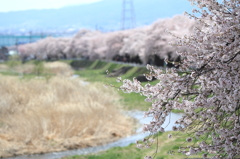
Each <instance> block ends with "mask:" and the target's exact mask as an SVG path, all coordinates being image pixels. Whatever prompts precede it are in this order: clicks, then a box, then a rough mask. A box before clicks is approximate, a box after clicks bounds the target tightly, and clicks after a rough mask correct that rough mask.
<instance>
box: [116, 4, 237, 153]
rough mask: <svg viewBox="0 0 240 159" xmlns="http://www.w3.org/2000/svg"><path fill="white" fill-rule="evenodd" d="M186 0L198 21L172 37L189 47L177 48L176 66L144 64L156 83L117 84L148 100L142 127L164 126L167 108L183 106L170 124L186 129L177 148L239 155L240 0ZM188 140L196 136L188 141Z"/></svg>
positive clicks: (155, 129)
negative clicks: (146, 118) (163, 67)
mask: <svg viewBox="0 0 240 159" xmlns="http://www.w3.org/2000/svg"><path fill="white" fill-rule="evenodd" d="M190 1H191V2H192V4H194V5H197V6H198V8H199V9H198V10H196V9H195V10H193V14H189V13H186V15H188V16H189V17H190V18H193V19H194V20H195V21H196V22H197V23H198V24H199V25H198V26H197V27H195V30H194V32H193V34H191V35H185V36H183V37H177V39H178V42H177V45H178V46H179V47H188V48H190V49H191V50H190V51H185V52H181V51H179V52H177V53H178V54H179V55H181V57H182V61H181V62H180V63H177V64H175V65H177V66H178V69H176V68H170V69H166V70H161V69H159V68H155V67H153V66H150V65H147V69H148V70H149V74H146V75H145V76H146V78H147V79H149V80H151V79H152V78H153V77H154V78H156V79H157V80H158V81H159V82H158V83H157V84H156V85H150V84H146V85H145V86H143V85H142V84H141V83H140V82H139V81H137V80H136V79H133V81H130V80H126V79H125V80H122V82H123V85H122V86H121V87H120V88H121V89H122V90H123V91H124V92H126V93H131V92H136V93H139V94H141V95H143V96H145V97H146V99H145V101H146V102H151V103H152V106H151V108H150V109H149V111H147V112H145V116H151V117H152V121H151V122H150V123H148V124H145V125H144V126H143V131H144V132H150V133H152V134H155V133H158V132H164V128H163V127H162V125H163V123H164V122H165V120H166V119H167V117H168V115H169V114H171V111H172V110H173V109H178V110H184V115H183V116H182V118H181V119H179V120H177V121H176V126H174V127H173V131H183V132H188V133H189V134H190V135H189V136H188V138H187V139H186V141H187V142H189V144H190V145H189V146H187V147H180V148H179V152H180V153H183V154H185V155H194V154H197V153H200V152H204V154H203V156H202V157H203V158H207V157H209V156H210V154H211V155H212V156H213V158H233V157H235V156H238V155H240V0H223V1H221V2H219V1H218V0H190ZM195 13H197V14H198V15H199V14H200V16H195V15H194V14H195ZM170 34H171V33H170ZM193 139H194V140H193ZM193 141H197V142H196V143H194V144H192V145H191V143H193ZM146 158H150V157H146Z"/></svg>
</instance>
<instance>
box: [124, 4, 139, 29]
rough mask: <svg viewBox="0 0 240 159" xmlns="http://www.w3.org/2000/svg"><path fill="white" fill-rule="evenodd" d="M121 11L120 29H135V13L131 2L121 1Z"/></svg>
mask: <svg viewBox="0 0 240 159" xmlns="http://www.w3.org/2000/svg"><path fill="white" fill-rule="evenodd" d="M122 5H123V10H122V29H123V30H125V29H131V28H134V27H135V25H136V24H135V13H134V6H133V0H123V4H122Z"/></svg>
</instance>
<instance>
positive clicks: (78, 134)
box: [0, 63, 134, 157]
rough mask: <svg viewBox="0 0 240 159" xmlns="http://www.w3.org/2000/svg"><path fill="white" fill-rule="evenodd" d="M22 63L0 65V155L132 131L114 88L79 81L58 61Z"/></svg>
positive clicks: (91, 142)
mask: <svg viewBox="0 0 240 159" xmlns="http://www.w3.org/2000/svg"><path fill="white" fill-rule="evenodd" d="M47 64H48V66H49V64H50V63H47ZM26 65H27V67H26ZM26 65H24V66H25V67H22V65H20V66H17V67H16V66H14V67H12V68H11V70H10V71H9V72H8V69H9V68H8V67H7V66H6V67H3V65H1V71H3V74H4V75H2V76H1V78H0V87H1V89H0V95H1V97H2V100H1V102H0V110H1V111H0V114H1V116H0V157H9V156H17V155H23V154H42V153H48V152H58V151H64V150H70V149H79V148H86V147H93V146H98V145H102V144H107V143H109V142H113V141H116V140H118V139H120V138H122V137H125V136H129V135H131V134H133V133H134V129H133V128H134V126H133V123H134V121H133V120H132V119H131V118H129V117H127V116H125V115H124V114H123V113H121V105H120V104H119V102H118V101H119V95H118V94H117V92H116V91H115V90H113V89H106V88H104V87H103V86H102V85H99V84H96V83H95V84H91V85H90V84H89V85H86V84H82V82H80V79H79V78H71V76H65V73H66V70H65V72H62V70H64V69H60V65H59V64H58V66H57V67H55V66H54V65H55V64H54V65H51V67H47V68H46V66H45V63H44V64H41V65H40V64H39V63H37V64H36V65H35V64H30V63H28V64H26ZM63 65H64V64H63ZM65 65H66V64H65ZM23 70H27V71H26V72H25V71H23ZM47 70H48V71H49V70H51V72H50V73H51V76H50V77H49V74H44V73H46V72H44V71H47ZM31 71H36V73H37V74H33V73H31ZM70 72H72V70H71V71H70ZM57 74H59V75H57ZM93 99H94V100H93Z"/></svg>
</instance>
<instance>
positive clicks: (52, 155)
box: [7, 111, 182, 159]
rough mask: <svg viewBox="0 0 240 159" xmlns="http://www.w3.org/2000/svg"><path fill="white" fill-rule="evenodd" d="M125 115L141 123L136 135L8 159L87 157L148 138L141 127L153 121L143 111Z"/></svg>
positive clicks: (168, 129)
mask: <svg viewBox="0 0 240 159" xmlns="http://www.w3.org/2000/svg"><path fill="white" fill-rule="evenodd" d="M125 114H128V115H129V116H131V117H133V118H135V119H137V120H138V121H139V125H140V127H139V128H138V129H137V131H136V134H135V135H132V136H129V137H125V138H122V139H120V140H118V141H115V142H112V143H109V144H106V145H102V146H96V147H89V148H84V149H77V150H68V151H62V152H52V153H46V154H35V155H22V156H15V157H10V158H7V159H60V158H62V157H67V156H74V155H86V154H90V153H97V152H100V151H105V150H107V149H110V148H112V147H124V146H128V145H129V144H131V143H135V142H136V140H141V139H143V138H144V137H146V136H148V135H149V134H148V133H142V132H141V131H142V128H141V125H143V124H146V123H149V122H150V121H151V118H150V117H148V118H143V114H144V112H142V111H130V112H127V113H125ZM181 117H182V115H181V114H175V113H172V114H171V120H170V123H169V120H167V121H166V122H165V123H164V125H163V127H165V126H167V125H168V126H167V128H166V129H165V130H166V131H170V130H172V127H173V126H174V123H175V121H176V120H178V119H180V118H181Z"/></svg>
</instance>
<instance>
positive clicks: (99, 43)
mask: <svg viewBox="0 0 240 159" xmlns="http://www.w3.org/2000/svg"><path fill="white" fill-rule="evenodd" d="M193 26H194V22H193V21H192V20H190V19H189V18H187V17H184V16H181V15H179V16H175V17H173V18H169V19H161V20H158V21H156V22H155V23H153V24H152V25H150V26H146V27H142V28H137V29H132V30H125V31H116V32H109V33H101V32H99V31H91V30H80V31H79V32H78V33H77V34H76V35H75V36H74V37H72V38H54V37H48V38H46V39H43V40H40V41H38V42H36V43H31V44H25V45H21V46H19V48H18V51H19V53H20V55H21V57H22V58H23V59H26V58H29V57H32V58H36V59H62V58H75V57H85V58H88V59H91V60H95V59H106V60H122V61H129V59H131V58H133V57H139V60H140V61H141V62H143V63H144V64H147V63H154V56H156V55H158V56H159V57H160V58H161V59H164V58H166V57H168V58H170V59H173V60H175V59H176V58H177V56H176V54H175V51H176V47H171V46H169V45H168V43H169V41H174V38H173V37H172V36H171V35H169V34H166V32H165V30H166V29H167V28H168V29H169V30H170V31H171V32H173V33H176V34H177V35H178V36H182V35H184V34H186V33H190V32H191V31H192V29H193ZM183 50H186V48H184V49H183ZM155 63H156V61H155Z"/></svg>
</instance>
